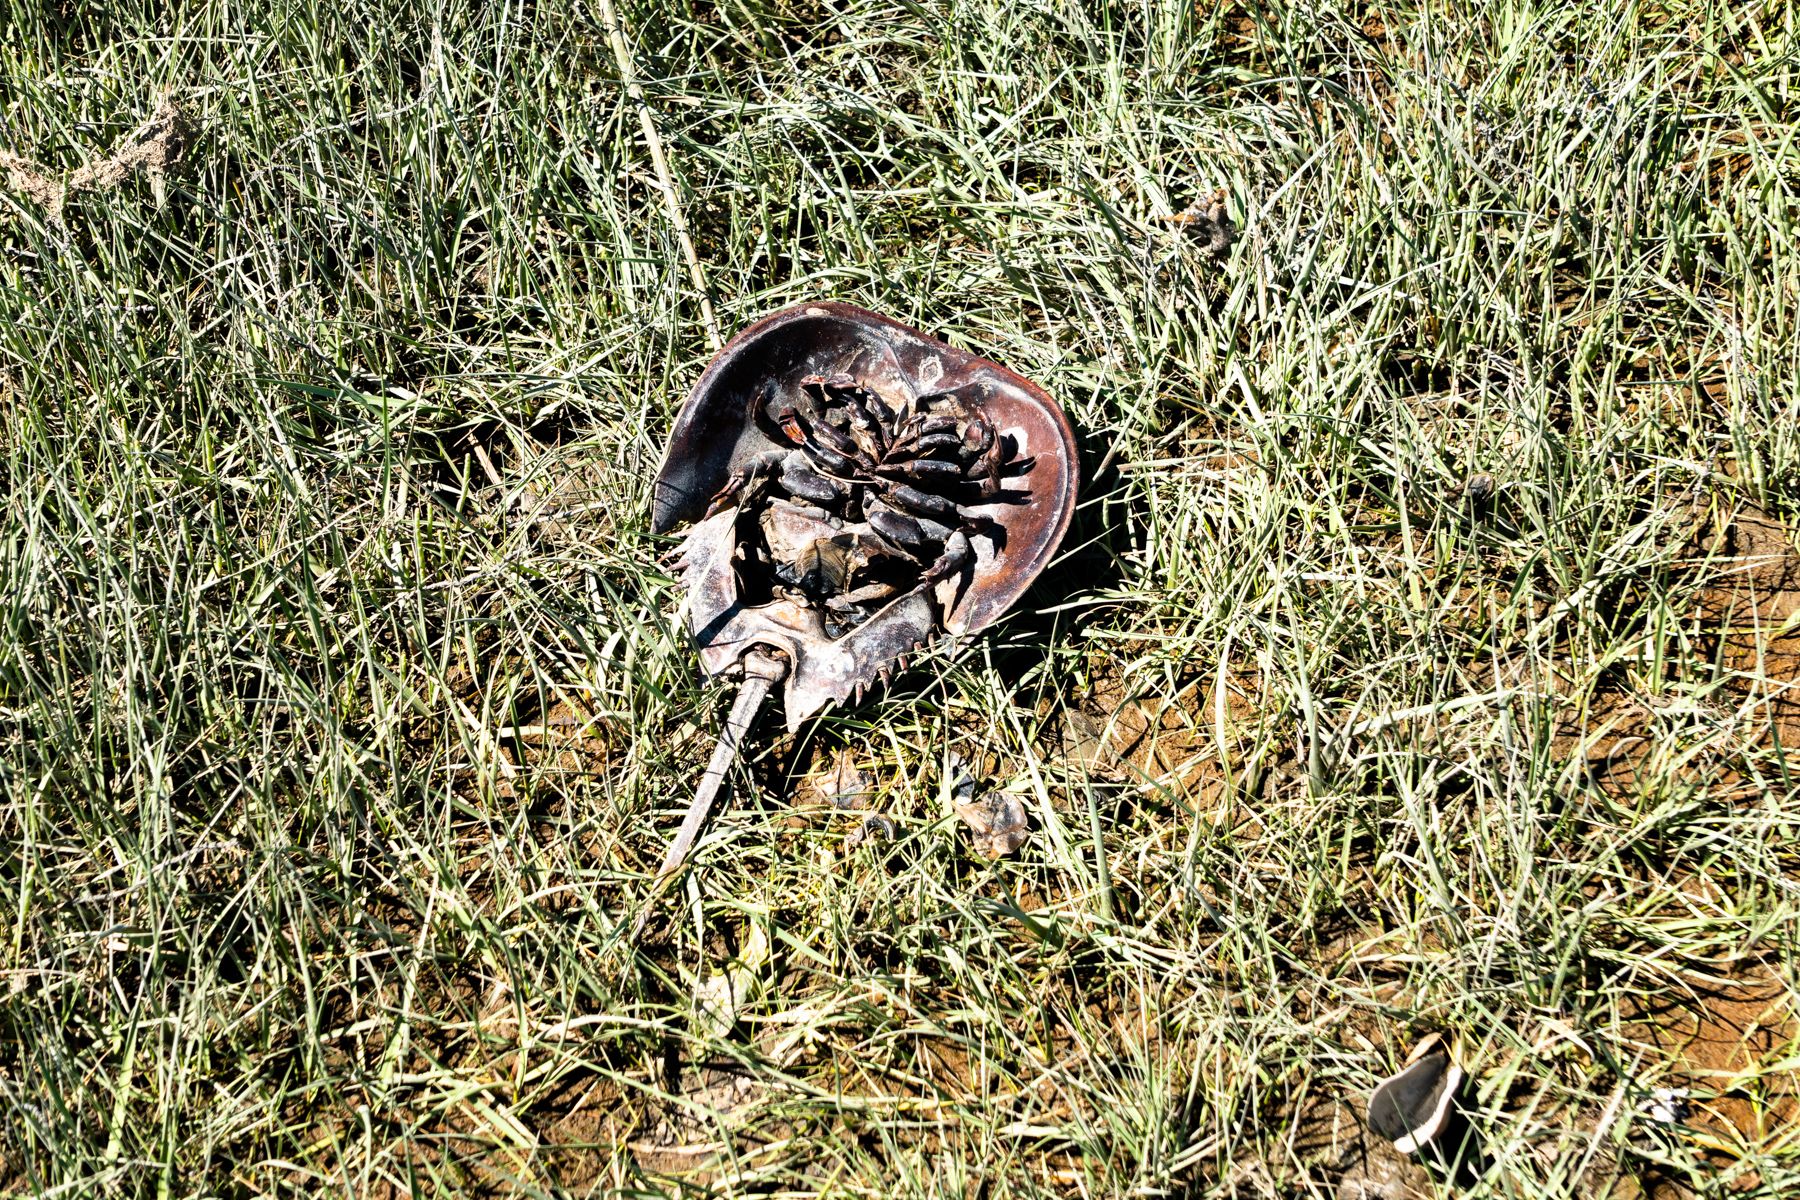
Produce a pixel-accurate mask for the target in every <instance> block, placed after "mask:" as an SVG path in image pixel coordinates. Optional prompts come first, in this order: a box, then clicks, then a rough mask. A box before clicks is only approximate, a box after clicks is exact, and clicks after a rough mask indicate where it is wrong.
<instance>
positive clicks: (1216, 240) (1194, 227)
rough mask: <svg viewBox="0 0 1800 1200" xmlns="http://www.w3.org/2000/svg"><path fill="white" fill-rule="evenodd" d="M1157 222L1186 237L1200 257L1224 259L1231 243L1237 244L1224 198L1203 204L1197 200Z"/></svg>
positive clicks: (1215, 198) (1211, 199)
mask: <svg viewBox="0 0 1800 1200" xmlns="http://www.w3.org/2000/svg"><path fill="white" fill-rule="evenodd" d="M1158 219H1159V220H1161V221H1162V222H1163V223H1165V224H1168V225H1173V226H1175V227H1176V228H1177V229H1179V230H1181V231H1182V232H1183V233H1185V234H1187V235H1188V236H1189V237H1190V238H1192V239H1193V240H1194V241H1195V242H1196V243H1197V244H1198V247H1199V249H1200V251H1201V252H1202V253H1204V254H1209V255H1211V256H1212V257H1214V258H1223V257H1225V255H1226V254H1227V253H1229V252H1230V250H1231V246H1232V243H1233V242H1235V241H1237V230H1236V229H1235V228H1234V227H1233V226H1232V224H1231V215H1230V214H1229V213H1227V212H1226V211H1225V202H1224V199H1223V197H1221V196H1219V195H1217V194H1215V195H1214V196H1212V197H1210V198H1209V199H1206V200H1196V201H1194V202H1193V203H1192V204H1190V205H1188V206H1187V207H1186V208H1184V209H1182V210H1181V211H1180V212H1178V213H1175V214H1174V215H1172V216H1167V217H1160V218H1158Z"/></svg>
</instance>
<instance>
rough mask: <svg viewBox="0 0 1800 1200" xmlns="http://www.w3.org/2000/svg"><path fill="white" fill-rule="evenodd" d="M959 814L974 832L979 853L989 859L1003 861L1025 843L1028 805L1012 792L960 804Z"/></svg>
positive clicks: (992, 794) (995, 793)
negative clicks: (1021, 802)
mask: <svg viewBox="0 0 1800 1200" xmlns="http://www.w3.org/2000/svg"><path fill="white" fill-rule="evenodd" d="M956 815H957V816H958V817H960V818H962V820H963V823H964V824H966V825H968V827H969V828H970V829H971V830H973V831H974V833H975V839H974V840H975V849H976V851H977V852H978V853H980V854H982V855H984V856H986V857H988V858H1004V857H1006V856H1007V855H1009V854H1012V853H1014V852H1015V851H1017V850H1018V848H1019V847H1020V846H1023V845H1024V844H1025V838H1026V836H1027V833H1026V828H1025V806H1024V805H1023V804H1020V803H1019V798H1018V797H1017V796H1015V795H1013V794H1012V793H1011V792H989V793H988V794H987V795H985V796H983V797H981V799H979V800H975V801H972V802H970V803H968V804H958V805H957V806H956Z"/></svg>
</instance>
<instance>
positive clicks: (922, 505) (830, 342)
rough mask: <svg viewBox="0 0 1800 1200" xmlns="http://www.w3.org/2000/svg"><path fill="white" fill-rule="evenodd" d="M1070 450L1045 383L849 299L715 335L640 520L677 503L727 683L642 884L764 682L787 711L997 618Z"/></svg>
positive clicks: (702, 618) (1038, 534)
mask: <svg viewBox="0 0 1800 1200" xmlns="http://www.w3.org/2000/svg"><path fill="white" fill-rule="evenodd" d="M1075 461H1076V460H1075V440H1074V436H1073V435H1072V434H1071V432H1070V430H1069V423H1068V421H1067V420H1066V419H1065V418H1064V416H1063V414H1062V410H1061V409H1060V408H1058V407H1057V405H1056V402H1055V401H1054V400H1052V399H1051V398H1050V397H1049V396H1048V395H1047V394H1046V393H1045V392H1044V391H1043V389H1041V388H1039V387H1038V386H1037V385H1035V384H1033V383H1031V382H1030V381H1029V380H1026V379H1024V378H1021V377H1020V376H1018V375H1015V374H1014V373H1012V372H1011V371H1008V370H1007V369H1006V368H1004V367H1001V366H998V365H996V364H995V363H992V362H989V361H988V360H987V359H985V358H981V357H979V356H977V355H974V354H971V353H968V352H967V351H963V350H957V349H954V348H953V347H950V346H948V345H945V344H944V343H943V342H940V341H938V340H936V339H934V338H931V337H928V336H926V335H925V334H923V333H920V332H919V331H918V330H916V329H911V328H909V327H907V326H905V325H902V324H900V323H899V322H898V321H893V320H890V319H888V318H887V317H882V316H878V315H877V314H875V313H872V312H868V311H866V310H864V309H861V308H857V307H855V306H854V305H850V304H840V303H834V302H821V303H816V304H805V305H799V306H796V307H794V308H788V309H784V310H782V311H780V312H777V313H774V314H773V315H771V316H768V317H765V318H763V319H762V320H761V321H758V322H757V323H756V324H754V325H752V326H750V327H749V328H748V329H746V330H744V331H743V332H742V333H740V334H738V336H737V337H735V338H733V339H732V341H731V343H730V344H729V345H727V346H726V347H725V348H724V349H723V350H722V351H720V352H719V354H718V356H717V357H716V358H714V359H713V361H712V363H711V365H710V366H708V367H707V369H706V373H705V374H704V375H702V376H701V377H700V381H699V382H698V383H697V384H695V385H694V390H693V391H692V392H691V393H689V395H688V398H687V402H686V403H685V404H684V405H683V406H682V409H681V413H680V415H679V416H678V417H677V418H676V420H675V428H674V430H673V432H672V433H671V434H670V437H669V447H668V452H667V454H666V456H665V457H664V459H663V464H662V469H661V470H660V471H659V472H658V473H657V476H656V485H655V491H654V496H653V501H652V503H653V510H652V513H651V520H650V527H651V529H652V531H654V532H656V533H665V532H667V531H669V530H671V529H674V528H675V527H676V526H678V525H680V524H682V523H684V522H692V523H693V524H692V527H691V528H690V529H689V530H688V533H687V537H686V540H685V542H684V543H683V545H682V549H681V556H680V560H679V565H680V569H681V571H682V583H683V585H684V587H685V589H686V592H687V600H686V610H687V623H688V629H689V630H690V631H691V632H692V634H693V636H694V640H695V641H696V642H697V643H698V644H699V648H700V662H701V666H702V667H703V669H704V670H705V671H706V673H707V674H709V675H725V676H737V677H741V678H742V680H743V686H742V689H741V690H740V691H739V693H738V698H737V701H736V703H734V704H733V705H732V710H731V715H730V717H729V718H728V719H727V721H726V724H725V728H724V731H723V732H722V733H721V735H720V738H719V745H718V748H717V749H716V750H715V751H714V754H713V759H712V762H711V764H710V765H709V766H708V767H707V770H706V774H705V775H704V776H703V777H702V779H701V782H700V787H699V790H698V792H697V793H696V795H695V797H694V802H693V805H692V806H691V807H690V808H689V810H688V813H687V817H686V819H685V820H683V822H682V825H681V829H680V831H679V832H678V833H677V834H676V836H675V840H674V841H673V842H672V843H671V844H670V846H669V851H668V855H667V856H666V857H665V859H664V860H663V864H662V867H661V869H660V870H659V871H658V872H657V876H656V882H655V884H654V885H653V887H652V897H654V895H655V893H656V891H657V890H659V887H660V884H661V883H662V881H663V880H665V879H666V878H667V877H668V876H669V875H671V874H672V873H673V872H674V871H675V870H676V869H677V868H679V867H680V866H681V864H682V862H683V861H684V860H685V858H686V856H687V852H688V850H689V849H690V848H691V847H692V845H693V842H694V839H695V837H696V836H698V834H699V832H700V827H701V826H702V825H703V824H704V823H705V821H706V817H707V814H708V812H709V811H710V810H711V808H712V804H713V800H714V798H715V797H716V796H717V794H718V790H719V787H720V785H721V784H722V782H723V781H724V778H725V775H726V773H727V771H729V769H730V766H731V762H732V760H733V758H734V757H735V756H736V754H737V748H738V744H739V742H740V741H741V740H742V738H743V736H744V735H745V733H746V732H747V731H748V730H749V728H750V725H751V724H752V722H753V721H754V720H755V717H756V713H757V710H758V708H759V707H760V705H761V704H762V702H763V700H764V699H765V698H766V697H767V695H768V694H769V692H770V691H772V690H773V689H774V688H775V687H776V686H777V685H780V686H781V688H782V699H783V705H784V708H785V710H786V714H787V723H788V728H789V729H790V730H792V729H797V728H799V726H800V724H801V723H802V722H803V721H805V720H806V719H807V718H808V717H810V716H812V715H813V714H815V713H817V712H818V711H819V710H820V709H822V708H824V707H825V706H826V705H827V704H830V703H833V702H836V703H846V702H854V701H857V700H860V699H861V698H862V695H863V693H864V691H865V690H866V689H867V688H869V687H870V686H871V685H873V684H874V683H876V682H877V681H886V680H887V679H888V678H889V677H890V676H891V675H892V673H893V672H894V671H895V670H897V669H899V668H900V667H901V666H903V665H904V661H905V658H906V656H907V655H908V654H910V653H912V652H913V651H915V650H917V649H918V648H919V647H921V646H923V645H925V644H926V643H927V642H929V641H931V640H933V639H934V638H936V637H939V636H950V637H961V636H965V635H968V634H972V633H974V632H975V631H976V630H979V629H981V628H982V627H984V626H986V625H989V624H991V623H992V622H993V621H994V620H995V619H996V618H998V617H999V616H1000V614H1001V613H1002V612H1004V611H1005V610H1006V608H1007V607H1008V606H1009V605H1011V604H1012V603H1013V601H1015V600H1017V599H1018V598H1019V596H1020V595H1021V594H1022V593H1023V592H1024V591H1025V589H1026V587H1028V586H1029V585H1030V583H1031V581H1032V579H1033V578H1035V577H1036V576H1037V574H1038V572H1039V571H1041V570H1043V568H1044V566H1045V564H1046V563H1048V562H1049V561H1050V557H1051V555H1052V554H1054V553H1055V551H1056V547H1057V544H1058V543H1059V542H1060V541H1061V540H1062V536H1063V533H1064V532H1065V531H1066V530H1067V529H1068V526H1069V520H1070V517H1071V516H1072V515H1073V513H1074V508H1075V483H1076V479H1075ZM648 912H649V909H648V907H646V909H645V914H644V916H645V917H647V915H648ZM643 924H644V917H640V919H639V922H638V928H639V930H641V929H642V927H643Z"/></svg>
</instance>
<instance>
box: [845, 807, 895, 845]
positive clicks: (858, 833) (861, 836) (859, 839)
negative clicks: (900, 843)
mask: <svg viewBox="0 0 1800 1200" xmlns="http://www.w3.org/2000/svg"><path fill="white" fill-rule="evenodd" d="M893 840H894V823H893V822H892V821H890V820H889V819H888V818H886V817H884V816H881V815H880V814H879V813H870V814H869V815H868V816H866V817H864V818H863V819H862V823H861V824H859V825H858V826H857V827H856V828H855V829H852V830H851V831H850V834H849V836H848V837H846V838H845V839H844V853H845V854H849V853H850V852H851V851H853V850H855V849H856V848H857V847H858V846H861V845H865V844H871V845H872V844H874V843H876V842H891V841H893Z"/></svg>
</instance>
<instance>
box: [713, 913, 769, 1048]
mask: <svg viewBox="0 0 1800 1200" xmlns="http://www.w3.org/2000/svg"><path fill="white" fill-rule="evenodd" d="M768 962H769V935H768V931H767V930H765V929H764V928H763V927H762V925H761V924H760V923H753V924H752V925H751V926H750V935H749V938H748V939H747V940H746V941H745V943H744V947H743V949H742V950H740V951H738V954H737V957H736V958H733V959H732V960H731V961H730V962H729V963H727V964H726V965H725V969H724V970H723V971H719V972H716V973H714V974H711V975H708V976H707V977H706V978H705V979H703V980H701V981H700V982H699V983H698V984H696V985H695V986H694V1017H695V1023H696V1025H697V1027H698V1028H699V1029H700V1030H702V1031H704V1032H705V1033H707V1034H709V1035H711V1036H712V1037H715V1038H724V1037H726V1036H727V1035H729V1034H730V1033H731V1030H732V1027H733V1026H734V1025H736V1024H737V1021H738V1017H739V1015H740V1014H741V1013H742V1011H743V1008H744V1006H745V1005H747V1004H750V1003H753V1002H754V1001H755V1000H756V998H757V997H758V996H759V995H761V994H762V987H763V968H764V967H766V966H767V965H768Z"/></svg>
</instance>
